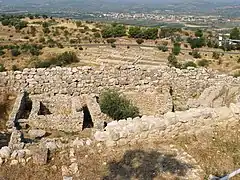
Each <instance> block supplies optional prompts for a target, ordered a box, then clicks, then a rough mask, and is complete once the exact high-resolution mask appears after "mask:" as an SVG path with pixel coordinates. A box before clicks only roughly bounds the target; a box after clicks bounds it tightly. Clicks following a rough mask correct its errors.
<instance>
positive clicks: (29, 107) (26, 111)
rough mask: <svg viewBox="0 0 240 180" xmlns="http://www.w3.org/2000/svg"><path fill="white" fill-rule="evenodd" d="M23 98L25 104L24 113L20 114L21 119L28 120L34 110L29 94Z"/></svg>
mask: <svg viewBox="0 0 240 180" xmlns="http://www.w3.org/2000/svg"><path fill="white" fill-rule="evenodd" d="M23 98H24V104H23V107H22V112H21V114H20V117H19V119H28V118H29V115H30V113H31V110H32V100H31V99H30V97H29V95H28V93H26V92H25V94H24V97H23Z"/></svg>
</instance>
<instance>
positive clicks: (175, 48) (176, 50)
mask: <svg viewBox="0 0 240 180" xmlns="http://www.w3.org/2000/svg"><path fill="white" fill-rule="evenodd" d="M180 52H181V44H180V43H175V44H174V46H173V49H172V53H173V54H174V55H176V56H177V55H179V54H180Z"/></svg>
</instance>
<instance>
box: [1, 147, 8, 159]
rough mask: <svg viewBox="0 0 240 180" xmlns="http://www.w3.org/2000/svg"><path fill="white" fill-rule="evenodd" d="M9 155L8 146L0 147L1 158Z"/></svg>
mask: <svg viewBox="0 0 240 180" xmlns="http://www.w3.org/2000/svg"><path fill="white" fill-rule="evenodd" d="M10 155H11V150H10V148H9V147H8V146H4V147H2V148H1V149H0V157H1V158H3V159H8V158H9V157H10Z"/></svg>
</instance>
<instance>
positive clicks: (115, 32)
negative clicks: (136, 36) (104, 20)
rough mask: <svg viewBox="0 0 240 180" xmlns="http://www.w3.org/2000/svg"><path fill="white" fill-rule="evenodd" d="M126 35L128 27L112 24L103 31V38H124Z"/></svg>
mask: <svg viewBox="0 0 240 180" xmlns="http://www.w3.org/2000/svg"><path fill="white" fill-rule="evenodd" d="M125 35H126V27H125V26H124V25H122V24H112V25H111V26H106V27H105V28H104V29H103V30H102V37H103V38H110V37H122V36H125Z"/></svg>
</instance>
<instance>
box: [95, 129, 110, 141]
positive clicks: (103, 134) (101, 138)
mask: <svg viewBox="0 0 240 180" xmlns="http://www.w3.org/2000/svg"><path fill="white" fill-rule="evenodd" d="M94 138H95V140H96V141H106V140H107V139H108V134H107V132H106V131H104V132H100V131H97V132H96V133H95V134H94Z"/></svg>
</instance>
